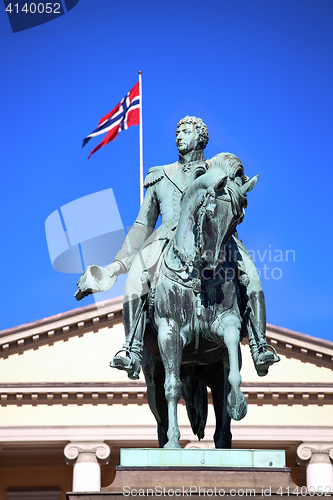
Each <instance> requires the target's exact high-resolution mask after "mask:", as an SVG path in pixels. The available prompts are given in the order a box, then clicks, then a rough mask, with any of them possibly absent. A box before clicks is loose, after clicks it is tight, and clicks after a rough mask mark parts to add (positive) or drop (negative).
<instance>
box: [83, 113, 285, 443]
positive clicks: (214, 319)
mask: <svg viewBox="0 0 333 500" xmlns="http://www.w3.org/2000/svg"><path fill="white" fill-rule="evenodd" d="M207 142H208V130H207V127H206V125H205V124H204V123H203V122H202V120H201V119H200V118H196V117H190V116H186V117H185V118H184V119H182V120H181V121H180V122H179V123H178V126H177V131H176V144H177V147H178V151H179V160H178V161H177V162H176V163H173V164H171V165H166V166H162V167H153V168H151V169H150V170H149V171H148V174H147V177H146V179H145V183H144V187H145V188H146V195H145V198H144V201H143V204H142V206H141V208H140V212H139V215H138V217H137V219H136V221H135V223H134V226H133V228H132V229H131V230H130V231H129V233H128V235H127V237H126V239H125V242H124V245H123V247H122V248H121V250H120V251H119V252H118V254H117V255H116V258H115V260H114V262H113V263H112V264H110V265H109V266H107V267H106V268H101V267H99V266H89V267H88V268H87V269H86V271H85V272H84V273H83V275H82V276H81V278H80V280H79V281H78V288H79V290H78V291H77V292H76V294H75V296H76V298H77V300H80V299H82V298H83V297H84V296H86V295H88V294H90V293H94V292H97V291H103V290H107V289H108V288H110V287H111V286H112V284H113V282H114V281H115V279H116V277H117V276H118V275H119V274H121V273H127V272H128V277H127V281H126V286H125V295H124V304H123V315H124V327H125V336H126V343H125V345H124V348H123V349H122V350H121V351H119V352H118V353H117V354H116V355H115V356H114V358H113V360H112V362H111V366H112V367H115V368H118V369H121V370H126V371H127V373H128V376H129V378H131V379H137V378H138V377H139V372H140V368H141V365H142V367H143V372H144V375H145V378H146V382H147V394H148V403H149V405H150V408H151V410H152V411H153V413H154V415H155V417H156V420H157V423H158V437H159V444H160V446H165V447H169V448H170V447H171V448H175V447H179V437H180V433H179V428H178V423H177V403H178V401H179V398H180V396H181V395H183V397H184V399H185V402H186V406H187V412H188V416H189V419H190V422H191V425H192V429H193V432H194V433H195V434H197V436H198V438H199V439H201V438H202V437H203V435H204V434H203V433H204V428H205V423H206V418H207V386H208V387H210V389H211V392H212V397H213V404H214V408H215V413H216V431H215V434H214V440H215V445H216V447H217V448H230V447H231V433H230V418H233V419H234V420H240V419H241V418H243V417H244V416H245V414H246V411H247V406H246V401H245V398H244V395H243V393H242V392H241V389H240V382H241V377H240V348H239V342H240V340H242V338H243V337H245V336H247V337H248V339H249V345H250V350H251V355H252V359H253V362H254V366H255V369H256V371H257V373H258V375H259V376H264V375H266V374H267V373H268V368H269V366H270V365H272V364H273V363H275V362H277V361H279V357H278V356H277V354H276V352H275V350H274V348H272V347H271V346H268V344H267V340H266V334H265V331H266V311H265V299H264V294H263V290H262V286H261V282H260V279H259V276H258V272H257V270H256V268H255V265H254V263H253V261H252V259H251V258H250V256H249V253H248V252H247V250H246V248H245V247H244V245H243V244H242V243H241V241H240V240H239V239H238V236H237V232H236V228H237V225H238V224H240V223H241V222H242V221H243V218H244V213H245V212H244V208H245V207H246V206H247V198H246V194H247V192H248V191H250V190H252V189H253V187H254V186H255V184H256V182H257V179H258V176H256V177H254V178H253V179H251V180H250V179H249V178H248V177H247V176H246V175H245V173H244V169H243V165H242V163H241V161H240V160H239V159H238V158H237V157H236V156H235V155H232V154H230V153H221V154H219V155H216V156H215V157H213V158H212V159H211V160H208V161H206V160H205V157H204V148H205V147H206V145H207ZM159 215H161V220H162V223H161V225H160V226H159V228H158V229H156V230H155V231H154V228H155V224H156V222H157V218H158V216H159ZM269 348H271V349H272V351H273V352H271V350H269ZM121 354H122V355H121ZM163 389H164V391H163Z"/></svg>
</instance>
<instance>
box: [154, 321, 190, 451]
mask: <svg viewBox="0 0 333 500" xmlns="http://www.w3.org/2000/svg"><path fill="white" fill-rule="evenodd" d="M158 346H159V350H160V354H161V357H162V360H163V365H164V370H165V382H164V392H165V399H166V401H167V405H168V432H167V436H168V442H167V443H166V444H165V445H164V448H180V444H179V438H180V432H179V427H178V419H177V403H178V401H179V399H180V396H181V380H180V365H181V361H182V354H183V347H184V342H183V339H182V337H181V335H180V333H179V326H178V325H177V324H176V323H175V322H174V321H170V320H167V319H161V320H160V321H159V324H158Z"/></svg>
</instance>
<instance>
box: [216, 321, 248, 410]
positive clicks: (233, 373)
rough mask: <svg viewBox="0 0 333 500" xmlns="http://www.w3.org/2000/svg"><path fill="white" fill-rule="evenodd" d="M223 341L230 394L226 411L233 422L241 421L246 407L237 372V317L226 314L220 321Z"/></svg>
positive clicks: (238, 325) (238, 330)
mask: <svg viewBox="0 0 333 500" xmlns="http://www.w3.org/2000/svg"><path fill="white" fill-rule="evenodd" d="M222 328H223V341H224V344H225V346H226V348H227V349H228V355H229V376H228V382H229V384H230V386H231V387H230V392H229V394H228V397H227V411H228V414H229V415H230V417H231V418H233V419H234V420H241V419H242V418H243V417H245V415H246V412H247V405H246V401H245V397H244V394H243V393H242V391H241V389H240V383H241V381H242V378H241V375H240V372H239V357H238V349H239V340H240V328H241V324H240V321H239V319H238V318H237V316H235V315H234V314H228V315H227V316H225V317H224V318H223V320H222Z"/></svg>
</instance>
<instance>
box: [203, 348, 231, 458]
mask: <svg viewBox="0 0 333 500" xmlns="http://www.w3.org/2000/svg"><path fill="white" fill-rule="evenodd" d="M226 357H227V353H226ZM226 365H227V364H226V363H225V360H224V359H221V360H220V361H217V362H216V363H214V364H212V365H206V366H202V367H201V377H200V378H201V379H202V380H203V382H205V384H206V385H208V387H210V390H211V392H212V399H213V406H214V412H215V419H216V428H215V432H214V443H215V448H224V449H230V448H231V438H232V435H231V431H230V416H229V414H228V412H227V395H228V394H229V391H230V385H229V382H228V374H229V369H228V368H229V366H226ZM226 368H227V369H226Z"/></svg>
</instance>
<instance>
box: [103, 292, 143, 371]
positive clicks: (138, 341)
mask: <svg viewBox="0 0 333 500" xmlns="http://www.w3.org/2000/svg"><path fill="white" fill-rule="evenodd" d="M123 316H124V326H125V336H126V343H125V345H124V346H123V348H122V349H121V351H118V352H117V353H116V355H115V356H114V358H113V360H112V361H111V363H110V366H111V367H112V368H118V370H125V371H126V372H127V375H128V378H130V379H131V380H137V379H138V378H139V374H140V370H141V361H142V350H143V328H144V322H145V321H144V320H145V317H144V313H143V301H142V298H133V299H132V300H128V301H125V302H124V306H123ZM120 352H125V356H119V353H120Z"/></svg>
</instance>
